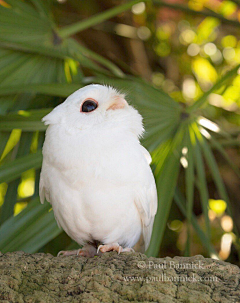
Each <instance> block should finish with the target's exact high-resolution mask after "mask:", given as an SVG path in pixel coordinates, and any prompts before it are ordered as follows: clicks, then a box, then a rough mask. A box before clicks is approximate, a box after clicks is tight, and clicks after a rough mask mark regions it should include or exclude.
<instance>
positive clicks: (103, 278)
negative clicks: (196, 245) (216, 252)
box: [0, 252, 240, 303]
mask: <svg viewBox="0 0 240 303" xmlns="http://www.w3.org/2000/svg"><path fill="white" fill-rule="evenodd" d="M239 281H240V269H239V268H238V267H237V266H236V265H232V264H229V263H226V262H223V261H217V260H213V259H206V258H204V257H202V256H195V257H190V258H186V257H175V258H173V259H172V258H169V257H167V258H147V257H146V256H145V255H143V254H140V253H123V254H120V255H117V253H115V252H110V253H106V254H104V255H103V256H101V257H94V258H90V259H87V258H84V257H75V256H69V257H53V256H52V255H50V254H43V253H38V254H26V253H24V252H13V253H6V254H4V255H2V254H1V255H0V302H6V303H7V302H18V303H22V302H23V303H25V302H27V303H30V302H31V303H33V302H38V303H46V302H50V303H51V302H64V303H65V302H93V303H94V302H129V301H132V302H164V303H166V302H167V303H171V302H194V303H195V302H198V303H203V302H207V303H209V302H222V303H225V302H226V303H229V302H240V284H239Z"/></svg>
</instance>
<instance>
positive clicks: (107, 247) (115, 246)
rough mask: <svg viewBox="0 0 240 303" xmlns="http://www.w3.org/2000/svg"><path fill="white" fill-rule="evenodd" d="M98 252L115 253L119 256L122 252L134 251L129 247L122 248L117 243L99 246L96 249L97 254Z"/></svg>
mask: <svg viewBox="0 0 240 303" xmlns="http://www.w3.org/2000/svg"><path fill="white" fill-rule="evenodd" d="M99 251H100V252H102V253H105V252H108V251H116V252H117V253H118V255H119V254H120V253H122V252H134V249H133V248H130V247H126V248H123V247H122V246H120V245H119V244H118V243H113V244H105V245H99V246H98V249H97V254H98V253H99Z"/></svg>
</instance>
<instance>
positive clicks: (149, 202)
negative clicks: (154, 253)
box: [135, 147, 157, 251]
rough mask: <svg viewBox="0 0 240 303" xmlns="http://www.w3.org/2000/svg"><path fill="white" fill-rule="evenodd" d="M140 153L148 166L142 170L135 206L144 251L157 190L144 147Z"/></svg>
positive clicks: (149, 232)
mask: <svg viewBox="0 0 240 303" xmlns="http://www.w3.org/2000/svg"><path fill="white" fill-rule="evenodd" d="M142 151H143V154H144V156H145V158H146V160H147V163H148V166H147V167H146V169H145V170H144V174H143V175H144V177H143V180H142V182H143V184H141V185H142V186H141V188H139V190H138V192H137V193H136V198H135V204H136V206H137V209H138V212H139V215H140V218H141V221H142V226H143V232H142V233H143V235H142V236H143V241H144V249H145V251H146V250H147V248H148V246H149V243H150V240H151V235H152V228H153V222H154V217H155V215H156V212H157V189H156V184H155V180H154V177H153V174H152V170H151V168H150V167H149V164H150V163H151V156H150V154H149V152H148V151H147V150H146V149H145V148H144V147H142Z"/></svg>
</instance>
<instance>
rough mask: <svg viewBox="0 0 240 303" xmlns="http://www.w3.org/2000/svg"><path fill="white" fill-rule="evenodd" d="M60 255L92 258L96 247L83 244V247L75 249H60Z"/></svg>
mask: <svg viewBox="0 0 240 303" xmlns="http://www.w3.org/2000/svg"><path fill="white" fill-rule="evenodd" d="M57 256H58V257H60V256H82V257H87V258H93V257H94V256H96V248H95V247H93V246H92V245H85V246H84V247H83V248H80V249H77V250H66V251H64V250H61V251H60V252H59V253H58V254H57Z"/></svg>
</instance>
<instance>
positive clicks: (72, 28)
mask: <svg viewBox="0 0 240 303" xmlns="http://www.w3.org/2000/svg"><path fill="white" fill-rule="evenodd" d="M139 2H146V0H133V1H130V2H127V3H124V4H122V5H119V6H116V7H113V8H111V9H109V10H107V11H105V12H102V13H100V14H97V15H94V16H92V17H90V18H86V19H85V20H81V21H79V22H76V23H74V24H71V25H68V26H65V27H63V28H61V29H59V31H58V34H59V36H60V37H61V38H67V37H69V36H71V35H74V34H76V33H78V32H80V31H83V30H85V29H87V28H89V27H92V26H94V25H96V24H99V23H101V22H103V21H105V20H107V19H110V18H112V17H114V16H116V15H119V14H121V13H123V12H125V11H126V10H128V9H130V8H131V7H132V6H133V5H134V4H137V3H139Z"/></svg>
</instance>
